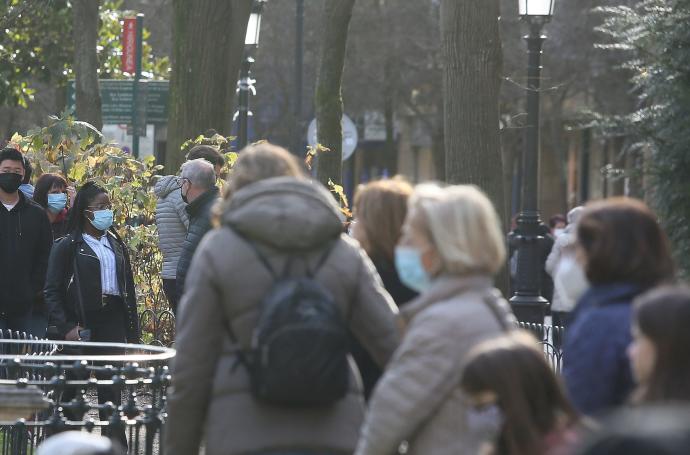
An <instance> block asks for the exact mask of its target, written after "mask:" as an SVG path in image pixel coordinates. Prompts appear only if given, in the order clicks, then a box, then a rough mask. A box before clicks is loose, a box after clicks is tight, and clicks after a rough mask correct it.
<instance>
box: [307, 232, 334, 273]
mask: <svg viewBox="0 0 690 455" xmlns="http://www.w3.org/2000/svg"><path fill="white" fill-rule="evenodd" d="M339 239H340V237H336V238H335V239H333V240H329V241H328V242H327V243H326V248H325V249H324V251H323V253H322V254H321V257H320V258H319V260H318V261H317V262H316V266H315V267H314V268H313V269H307V275H308V276H309V278H314V275H316V273H317V272H318V271H319V269H320V268H321V267H323V265H324V264H325V263H326V261H327V260H328V258H329V257H330V256H331V252H332V251H333V250H334V249H335V246H336V245H337V244H338V240H339Z"/></svg>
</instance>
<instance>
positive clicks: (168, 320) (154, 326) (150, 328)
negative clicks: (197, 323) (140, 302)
mask: <svg viewBox="0 0 690 455" xmlns="http://www.w3.org/2000/svg"><path fill="white" fill-rule="evenodd" d="M139 328H140V330H141V338H142V340H141V341H142V343H144V344H149V345H154V346H167V347H170V346H172V345H173V341H174V340H175V315H174V314H173V312H172V311H170V310H162V311H155V310H153V309H146V310H144V311H142V312H141V313H139Z"/></svg>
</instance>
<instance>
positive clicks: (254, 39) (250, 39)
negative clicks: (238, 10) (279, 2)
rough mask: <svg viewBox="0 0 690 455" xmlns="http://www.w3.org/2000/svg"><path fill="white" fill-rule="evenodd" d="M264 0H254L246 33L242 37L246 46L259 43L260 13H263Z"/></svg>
mask: <svg viewBox="0 0 690 455" xmlns="http://www.w3.org/2000/svg"><path fill="white" fill-rule="evenodd" d="M265 2H266V0H254V3H253V4H252V13H251V14H250V15H249V21H248V22H247V34H246V35H245V37H244V44H245V45H247V46H258V45H259V33H260V31H261V13H263V9H264V3H265Z"/></svg>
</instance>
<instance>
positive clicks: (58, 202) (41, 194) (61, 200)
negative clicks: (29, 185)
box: [34, 174, 75, 241]
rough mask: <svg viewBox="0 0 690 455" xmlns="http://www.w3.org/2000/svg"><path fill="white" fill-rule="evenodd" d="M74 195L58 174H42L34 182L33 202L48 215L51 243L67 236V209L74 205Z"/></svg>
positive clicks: (72, 190)
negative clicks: (51, 236) (51, 234)
mask: <svg viewBox="0 0 690 455" xmlns="http://www.w3.org/2000/svg"><path fill="white" fill-rule="evenodd" d="M74 195H75V193H74V188H73V187H71V186H68V185H67V181H65V179H64V178H62V176H61V175H59V174H43V175H41V176H40V177H39V178H38V180H37V181H36V189H35V190H34V202H36V203H37V204H38V205H40V206H41V207H43V208H44V209H45V211H46V214H47V215H48V219H49V220H50V227H51V229H52V231H53V241H55V240H57V239H60V238H62V237H64V236H65V235H67V219H68V217H69V207H70V204H73V203H74ZM70 196H71V197H70Z"/></svg>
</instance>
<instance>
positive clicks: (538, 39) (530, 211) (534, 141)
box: [510, 0, 554, 324]
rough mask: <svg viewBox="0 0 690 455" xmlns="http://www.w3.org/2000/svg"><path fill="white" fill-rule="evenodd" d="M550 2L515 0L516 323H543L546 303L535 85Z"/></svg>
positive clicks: (513, 235) (512, 303) (549, 13)
mask: <svg viewBox="0 0 690 455" xmlns="http://www.w3.org/2000/svg"><path fill="white" fill-rule="evenodd" d="M553 8H554V0H519V13H520V17H521V19H523V20H525V21H526V22H527V23H528V24H529V35H527V36H525V40H526V41H527V55H528V63H527V125H526V126H525V150H524V153H523V155H522V198H521V208H520V214H519V215H518V219H517V228H516V229H515V232H513V234H512V239H511V241H512V242H514V243H513V244H514V245H515V246H516V247H517V278H516V281H515V294H514V295H513V297H512V298H511V299H510V303H511V306H512V307H513V311H514V312H515V315H516V316H517V318H518V319H519V320H520V321H523V322H533V323H539V324H541V323H543V322H544V313H545V310H546V305H547V304H548V302H547V301H546V299H544V298H543V297H542V296H541V295H540V294H541V292H540V288H541V273H542V268H543V261H542V257H541V256H542V255H541V252H540V250H541V248H540V244H541V243H542V242H544V240H545V238H544V236H545V235H546V233H545V232H544V231H543V230H542V227H541V224H542V223H541V219H540V217H539V203H538V198H539V83H540V78H541V62H540V61H541V53H542V50H541V49H542V44H543V43H544V40H545V39H546V37H545V36H544V35H542V34H541V30H542V27H543V26H544V24H546V23H547V22H548V21H549V20H550V19H551V17H552V16H553Z"/></svg>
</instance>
